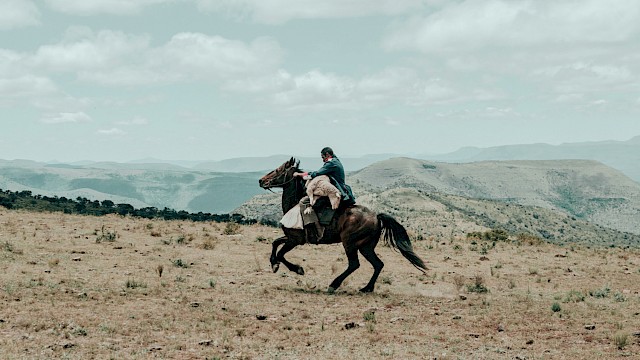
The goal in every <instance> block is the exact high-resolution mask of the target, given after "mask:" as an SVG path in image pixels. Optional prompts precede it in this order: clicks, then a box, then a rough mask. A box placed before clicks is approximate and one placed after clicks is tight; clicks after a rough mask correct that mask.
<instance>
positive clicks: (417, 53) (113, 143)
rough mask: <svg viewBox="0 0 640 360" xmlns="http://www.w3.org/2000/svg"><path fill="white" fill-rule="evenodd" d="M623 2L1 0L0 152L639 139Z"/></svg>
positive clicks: (627, 9) (452, 146) (638, 79)
mask: <svg viewBox="0 0 640 360" xmlns="http://www.w3.org/2000/svg"><path fill="white" fill-rule="evenodd" d="M639 19H640V1H637V0H616V1H610V0H563V1H556V0H528V1H526V0H524V1H521V0H509V1H501V0H472V1H460V0H323V1H317V0H83V1H77V0H2V1H0V125H1V129H2V130H1V131H0V159H5V160H13V159H29V160H35V161H62V162H74V161H82V160H92V161H117V162H126V161H132V160H139V159H147V158H154V159H166V160H193V161H200V160H222V159H228V158H236V157H252V156H268V155H274V154H291V155H293V156H315V155H318V156H319V152H320V150H321V149H322V148H323V147H325V146H331V147H332V148H333V149H334V151H335V152H336V154H338V155H340V156H350V157H357V156H362V155H366V154H382V153H393V154H407V155H416V154H442V153H447V152H451V151H455V150H457V149H459V148H461V147H466V146H476V147H490V146H498V145H509V144H530V143H548V144H561V143H571V142H585V141H604V140H618V141H625V140H628V139H630V138H632V137H634V136H638V135H640V20H639Z"/></svg>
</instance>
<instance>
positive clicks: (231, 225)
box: [223, 221, 240, 235]
mask: <svg viewBox="0 0 640 360" xmlns="http://www.w3.org/2000/svg"><path fill="white" fill-rule="evenodd" d="M223 233H224V234H225V235H236V234H239V233H240V224H238V223H236V222H233V221H230V222H228V223H227V225H226V226H225V227H224V231H223Z"/></svg>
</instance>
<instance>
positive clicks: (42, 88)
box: [0, 75, 57, 98]
mask: <svg viewBox="0 0 640 360" xmlns="http://www.w3.org/2000/svg"><path fill="white" fill-rule="evenodd" d="M55 92H57V87H56V86H55V84H54V83H53V82H52V81H51V80H50V79H48V78H45V77H40V76H34V75H24V76H20V77H17V78H5V79H3V78H0V97H2V98H28V97H32V96H41V95H47V94H53V93H55Z"/></svg>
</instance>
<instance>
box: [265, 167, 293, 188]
mask: <svg viewBox="0 0 640 360" xmlns="http://www.w3.org/2000/svg"><path fill="white" fill-rule="evenodd" d="M289 169H291V168H287V169H286V170H289ZM286 170H285V174H284V178H285V179H286V178H287V174H286ZM295 179H296V177H295V176H293V175H292V176H291V179H290V180H286V181H284V182H283V183H282V184H277V185H271V184H269V187H268V188H267V190H269V191H271V192H273V190H271V188H272V187H280V186H282V187H284V186H285V185H287V184H289V183H290V182H292V181H294V180H295ZM297 186H298V184H296V189H297Z"/></svg>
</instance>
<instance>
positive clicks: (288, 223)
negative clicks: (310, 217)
mask: <svg viewBox="0 0 640 360" xmlns="http://www.w3.org/2000/svg"><path fill="white" fill-rule="evenodd" d="M280 224H282V226H284V227H286V228H289V229H304V226H303V224H302V214H301V213H300V204H298V205H296V206H294V207H292V208H291V210H289V211H287V213H286V214H284V216H283V217H282V220H280Z"/></svg>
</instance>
